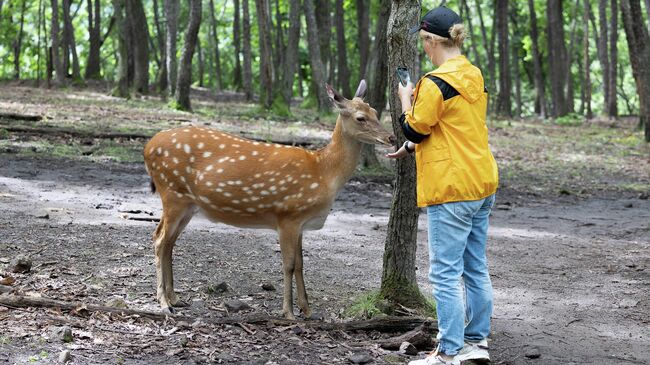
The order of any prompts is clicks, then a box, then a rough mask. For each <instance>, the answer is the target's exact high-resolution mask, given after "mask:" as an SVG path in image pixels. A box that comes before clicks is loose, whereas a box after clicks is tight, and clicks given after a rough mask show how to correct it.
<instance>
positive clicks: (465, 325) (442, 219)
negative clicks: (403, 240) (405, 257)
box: [427, 195, 494, 356]
mask: <svg viewBox="0 0 650 365" xmlns="http://www.w3.org/2000/svg"><path fill="white" fill-rule="evenodd" d="M493 205H494V195H491V196H489V197H487V198H484V199H481V200H474V201H463V202H455V203H445V204H439V205H432V206H429V207H427V216H428V221H429V260H430V270H429V280H430V281H431V284H432V285H433V297H434V299H435V300H436V310H437V313H438V331H439V337H440V345H439V347H438V350H439V351H440V352H442V353H444V354H447V355H452V356H453V355H456V354H457V353H458V351H460V350H461V349H462V348H463V343H464V341H480V340H483V339H485V338H487V336H488V335H489V333H490V316H491V315H492V282H491V281H490V275H489V273H488V265H487V256H486V242H487V230H488V218H489V216H490V211H491V210H492V206H493ZM461 278H462V279H463V281H464V283H465V285H464V287H465V293H464V294H465V295H464V296H465V300H463V292H462V287H461ZM463 302H465V303H463Z"/></svg>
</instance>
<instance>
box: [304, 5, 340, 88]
mask: <svg viewBox="0 0 650 365" xmlns="http://www.w3.org/2000/svg"><path fill="white" fill-rule="evenodd" d="M304 1H305V2H307V1H308V0H304ZM312 1H315V5H316V9H318V11H316V9H315V10H314V14H315V23H307V24H308V25H309V24H316V27H317V28H318V34H317V37H318V44H319V45H320V56H321V63H322V64H323V68H322V70H323V75H324V77H325V78H324V80H328V82H329V83H330V84H333V83H334V71H333V69H334V65H333V62H332V52H331V51H330V42H331V40H332V16H331V13H330V0H312ZM311 6H312V7H313V6H314V4H312V5H311ZM307 28H308V29H309V27H307ZM314 87H316V88H317V89H323V85H314ZM319 93H320V91H319ZM323 93H324V92H323Z"/></svg>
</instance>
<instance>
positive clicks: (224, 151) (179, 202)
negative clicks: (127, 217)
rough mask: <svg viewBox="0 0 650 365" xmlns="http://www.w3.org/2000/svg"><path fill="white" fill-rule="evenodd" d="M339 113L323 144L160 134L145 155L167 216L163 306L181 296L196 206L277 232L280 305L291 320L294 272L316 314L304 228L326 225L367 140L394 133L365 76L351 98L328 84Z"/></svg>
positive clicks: (159, 250)
mask: <svg viewBox="0 0 650 365" xmlns="http://www.w3.org/2000/svg"><path fill="white" fill-rule="evenodd" d="M326 89H327V93H328V95H329V98H330V100H331V101H332V102H333V104H334V106H335V107H336V109H338V112H339V116H338V119H337V121H336V127H335V128H334V132H333V134H332V140H331V141H330V143H329V144H328V145H327V146H326V147H324V148H322V149H320V150H317V151H310V150H307V149H303V148H298V147H292V146H286V145H280V144H273V143H264V142H257V141H253V140H248V139H244V138H240V137H237V136H234V135H231V134H227V133H223V132H220V131H218V130H213V129H208V128H202V127H180V128H176V129H171V130H167V131H162V132H160V133H158V134H156V135H155V136H154V137H153V138H152V139H151V140H150V141H149V142H148V143H147V145H146V146H145V150H144V160H145V164H146V168H147V172H148V173H149V175H150V177H151V180H152V182H151V185H152V190H153V191H154V192H155V191H156V190H157V191H158V192H159V194H160V199H161V201H162V216H161V218H160V223H159V224H158V227H157V228H156V230H155V232H154V234H153V240H154V249H155V257H156V278H157V290H156V292H157V297H158V301H159V302H160V305H161V307H162V308H163V311H166V312H173V310H172V307H173V306H179V305H180V304H181V303H180V302H179V299H178V297H177V295H176V294H175V293H174V280H173V273H172V250H173V247H174V243H175V242H176V239H177V238H178V236H179V235H180V233H181V232H182V231H183V229H184V228H185V226H186V225H187V224H188V223H189V221H190V220H191V219H192V216H193V215H194V214H195V213H196V212H197V211H199V210H200V211H202V212H203V213H204V214H205V215H206V216H207V217H208V218H210V219H211V220H214V221H218V222H222V223H226V224H229V225H233V226H237V227H250V228H270V229H274V230H276V231H277V232H278V235H279V238H280V250H281V252H282V269H283V272H284V298H283V302H282V312H283V315H284V316H285V317H286V318H290V319H293V318H295V317H294V314H293V298H292V277H293V276H294V275H295V278H296V289H297V294H298V307H299V308H300V310H301V311H302V312H303V314H304V315H305V316H306V317H310V316H311V311H310V308H309V303H308V300H307V293H306V291H305V283H304V279H303V258H302V232H303V231H304V230H318V229H321V228H322V227H323V225H324V223H325V219H326V218H327V215H328V214H329V211H330V208H331V206H332V203H333V202H334V198H335V197H336V194H337V193H338V191H339V190H341V188H342V187H343V185H344V184H345V183H346V182H347V180H348V179H349V178H350V176H351V175H352V173H353V172H354V170H355V168H356V166H357V162H358V159H359V155H360V151H361V146H362V143H374V144H383V145H392V144H393V143H394V140H395V138H394V137H393V136H392V135H391V134H390V133H389V132H387V131H386V130H385V129H384V128H383V127H382V126H381V125H380V124H379V121H378V120H377V112H376V110H374V109H373V108H371V107H370V106H369V105H368V104H366V103H365V102H364V101H363V99H362V98H363V96H364V94H365V91H366V83H365V81H363V80H362V81H361V83H360V84H359V88H358V89H357V92H356V95H355V97H354V98H353V99H352V100H348V99H346V98H344V97H343V96H341V95H340V94H338V93H337V92H336V91H334V89H332V87H331V86H329V85H326Z"/></svg>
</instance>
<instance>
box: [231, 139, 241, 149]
mask: <svg viewBox="0 0 650 365" xmlns="http://www.w3.org/2000/svg"><path fill="white" fill-rule="evenodd" d="M237 140H238V141H241V139H237ZM232 146H233V147H235V148H238V147H241V146H240V145H238V144H236V143H235V144H233V145H232Z"/></svg>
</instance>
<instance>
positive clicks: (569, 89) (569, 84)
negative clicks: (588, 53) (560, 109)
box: [564, 2, 582, 113]
mask: <svg viewBox="0 0 650 365" xmlns="http://www.w3.org/2000/svg"><path fill="white" fill-rule="evenodd" d="M581 9H582V8H581V7H580V3H579V2H578V3H576V4H575V5H574V7H573V14H572V16H571V19H573V21H572V24H571V34H570V36H569V39H570V41H569V51H568V53H567V58H566V61H565V63H566V65H565V68H564V72H565V73H566V74H565V76H564V78H565V80H566V102H567V113H573V112H574V110H575V105H574V104H575V102H574V89H575V83H574V82H573V73H572V70H571V66H572V65H573V57H574V56H576V57H577V58H578V59H580V57H581V53H580V50H581V49H582V47H578V46H576V44H577V43H578V23H579V22H578V19H579V17H578V16H579V13H580V10H581ZM580 64H581V62H578V65H580ZM578 75H579V76H580V77H581V78H582V73H578Z"/></svg>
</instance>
